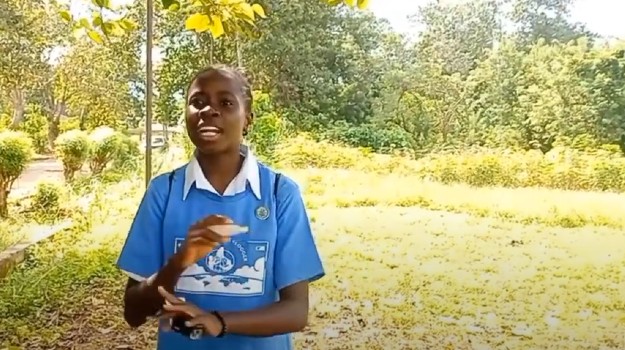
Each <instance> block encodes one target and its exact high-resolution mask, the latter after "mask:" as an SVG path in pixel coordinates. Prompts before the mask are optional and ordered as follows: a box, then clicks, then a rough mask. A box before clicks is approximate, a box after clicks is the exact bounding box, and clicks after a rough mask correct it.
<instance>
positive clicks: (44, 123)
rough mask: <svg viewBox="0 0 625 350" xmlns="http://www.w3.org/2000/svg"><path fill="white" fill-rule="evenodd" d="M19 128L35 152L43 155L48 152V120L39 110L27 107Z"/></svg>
mask: <svg viewBox="0 0 625 350" xmlns="http://www.w3.org/2000/svg"><path fill="white" fill-rule="evenodd" d="M19 128H20V130H21V131H23V132H25V133H26V134H28V136H29V137H30V139H31V140H32V141H33V148H34V150H35V152H37V153H39V154H43V153H45V152H46V151H47V150H48V146H49V144H48V120H47V119H46V117H45V116H44V115H43V113H42V112H41V110H40V108H37V107H32V106H29V108H28V112H27V114H26V117H25V118H24V122H23V123H21V124H20V126H19Z"/></svg>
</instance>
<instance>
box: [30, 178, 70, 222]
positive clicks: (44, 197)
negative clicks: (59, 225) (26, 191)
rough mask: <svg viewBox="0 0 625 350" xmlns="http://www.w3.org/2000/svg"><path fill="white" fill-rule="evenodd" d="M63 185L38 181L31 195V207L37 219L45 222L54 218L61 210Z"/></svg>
mask: <svg viewBox="0 0 625 350" xmlns="http://www.w3.org/2000/svg"><path fill="white" fill-rule="evenodd" d="M62 195H63V187H62V186H61V185H60V184H59V183H56V182H40V183H39V184H37V188H36V190H35V194H34V195H33V197H32V209H33V211H34V213H35V215H36V217H37V218H38V219H39V220H38V221H41V222H45V221H48V220H49V219H56V218H57V217H58V214H59V212H60V210H61V197H62Z"/></svg>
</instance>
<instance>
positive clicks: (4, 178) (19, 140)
mask: <svg viewBox="0 0 625 350" xmlns="http://www.w3.org/2000/svg"><path fill="white" fill-rule="evenodd" d="M33 153H34V152H33V145H32V141H31V139H30V138H29V137H28V136H27V135H26V134H25V133H22V132H16V131H3V132H0V217H3V218H5V217H7V216H8V208H7V200H8V197H9V193H10V191H11V187H12V186H13V182H15V180H16V179H17V178H18V177H19V176H20V175H21V174H22V172H23V171H24V169H26V166H28V162H30V160H31V159H32V157H33Z"/></svg>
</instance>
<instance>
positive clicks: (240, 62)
mask: <svg viewBox="0 0 625 350" xmlns="http://www.w3.org/2000/svg"><path fill="white" fill-rule="evenodd" d="M234 40H235V44H236V48H237V66H238V67H239V68H241V67H243V53H242V52H241V41H240V40H239V35H238V33H237V34H236V37H235V39H234Z"/></svg>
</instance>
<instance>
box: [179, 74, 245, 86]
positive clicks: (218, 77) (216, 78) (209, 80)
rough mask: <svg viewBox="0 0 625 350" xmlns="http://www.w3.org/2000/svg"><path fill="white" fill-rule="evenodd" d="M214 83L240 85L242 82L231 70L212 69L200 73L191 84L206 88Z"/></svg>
mask: <svg viewBox="0 0 625 350" xmlns="http://www.w3.org/2000/svg"><path fill="white" fill-rule="evenodd" d="M214 84H219V85H226V86H232V87H239V85H240V82H239V81H238V79H236V77H235V76H234V74H232V73H230V72H222V71H219V70H215V71H210V72H205V73H202V74H200V75H199V76H197V78H195V80H194V81H193V84H191V85H192V86H195V87H200V88H204V87H206V86H207V85H214Z"/></svg>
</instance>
